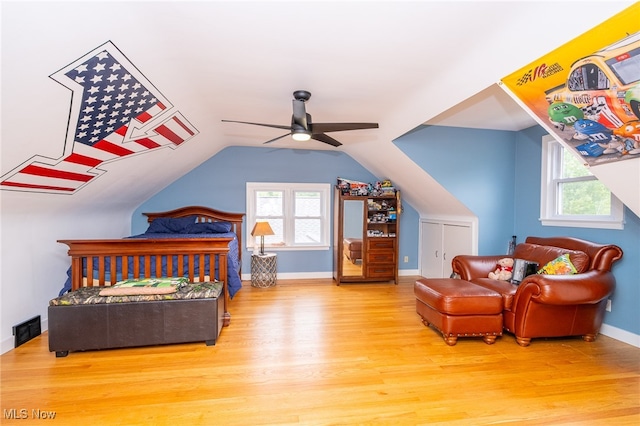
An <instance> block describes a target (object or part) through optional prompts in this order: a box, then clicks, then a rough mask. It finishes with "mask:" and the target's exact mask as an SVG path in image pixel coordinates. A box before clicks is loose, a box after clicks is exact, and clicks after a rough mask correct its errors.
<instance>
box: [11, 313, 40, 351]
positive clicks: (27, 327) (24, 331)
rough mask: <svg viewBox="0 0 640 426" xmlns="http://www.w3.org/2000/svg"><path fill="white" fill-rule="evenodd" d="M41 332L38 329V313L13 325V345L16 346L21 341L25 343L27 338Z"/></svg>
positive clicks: (20, 343)
mask: <svg viewBox="0 0 640 426" xmlns="http://www.w3.org/2000/svg"><path fill="white" fill-rule="evenodd" d="M40 333H41V329H40V315H38V316H35V317H33V318H31V319H30V320H27V321H25V322H23V323H21V324H18V325H14V326H13V335H14V336H16V343H15V346H14V347H16V348H17V347H18V346H20V345H22V344H23V343H27V342H28V341H29V340H31V339H33V338H34V337H36V336H39V335H40Z"/></svg>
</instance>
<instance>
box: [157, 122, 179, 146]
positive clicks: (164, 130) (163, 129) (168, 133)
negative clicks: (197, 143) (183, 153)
mask: <svg viewBox="0 0 640 426" xmlns="http://www.w3.org/2000/svg"><path fill="white" fill-rule="evenodd" d="M155 130H156V132H158V133H160V134H161V135H162V136H164V137H165V138H166V139H169V140H170V141H171V142H173V143H174V144H176V145H180V144H181V143H182V142H184V139H182V138H181V137H180V136H178V135H176V134H175V133H173V131H172V130H171V129H169V128H168V127H167V126H165V125H164V124H163V125H161V126H158V128H156V129H155Z"/></svg>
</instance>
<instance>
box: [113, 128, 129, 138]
mask: <svg viewBox="0 0 640 426" xmlns="http://www.w3.org/2000/svg"><path fill="white" fill-rule="evenodd" d="M127 129H128V127H127V126H121V127H120V128H119V129H118V130H116V133H117V134H119V135H120V136H124V135H126V134H127Z"/></svg>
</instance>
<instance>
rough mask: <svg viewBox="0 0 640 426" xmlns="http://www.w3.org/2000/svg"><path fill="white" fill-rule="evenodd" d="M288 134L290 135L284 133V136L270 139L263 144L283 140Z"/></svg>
mask: <svg viewBox="0 0 640 426" xmlns="http://www.w3.org/2000/svg"><path fill="white" fill-rule="evenodd" d="M290 134H291V133H285V134H284V135H282V136H278V137H277V138H273V139H271V140H269V141H266V142H264V143H265V144H267V143H271V142H275V141H277V140H278V139H282V138H284V137H285V136H289V135H290Z"/></svg>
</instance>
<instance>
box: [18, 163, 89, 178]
mask: <svg viewBox="0 0 640 426" xmlns="http://www.w3.org/2000/svg"><path fill="white" fill-rule="evenodd" d="M20 172H21V173H26V174H29V175H36V176H44V177H50V178H56V179H67V180H77V181H80V182H89V181H90V180H91V179H93V176H90V175H83V174H80V173H73V172H65V171H63V170H54V169H47V168H46V167H40V166H34V165H33V164H30V165H28V166H27V167H25V168H24V169H22V170H21V171H20Z"/></svg>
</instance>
